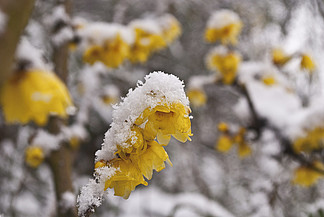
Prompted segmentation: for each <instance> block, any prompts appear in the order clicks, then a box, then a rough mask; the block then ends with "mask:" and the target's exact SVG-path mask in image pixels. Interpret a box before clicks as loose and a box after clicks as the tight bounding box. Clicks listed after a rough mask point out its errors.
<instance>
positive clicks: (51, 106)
mask: <svg viewBox="0 0 324 217" xmlns="http://www.w3.org/2000/svg"><path fill="white" fill-rule="evenodd" d="M0 104H1V105H2V109H3V112H4V116H5V119H6V121H7V122H8V123H13V122H20V123H23V124H24V123H27V122H29V121H34V122H36V124H38V125H45V124H46V123H47V120H48V116H49V115H57V116H60V117H63V118H65V117H67V112H66V109H67V107H69V106H71V105H72V102H71V99H70V96H69V93H68V90H67V88H66V87H65V85H64V83H62V82H61V80H60V79H59V78H58V77H57V76H56V75H55V74H54V73H51V72H45V71H40V70H32V71H25V72H16V73H13V74H12V75H11V77H10V78H9V79H8V80H7V81H6V82H5V83H4V85H3V88H2V90H1V94H0Z"/></svg>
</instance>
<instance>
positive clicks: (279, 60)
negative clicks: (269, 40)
mask: <svg viewBox="0 0 324 217" xmlns="http://www.w3.org/2000/svg"><path fill="white" fill-rule="evenodd" d="M290 59H291V56H289V55H287V54H286V53H284V51H283V50H282V49H281V48H275V49H273V50H272V62H273V63H274V64H275V65H277V66H283V65H285V64H286V63H287V62H288V61H289V60H290Z"/></svg>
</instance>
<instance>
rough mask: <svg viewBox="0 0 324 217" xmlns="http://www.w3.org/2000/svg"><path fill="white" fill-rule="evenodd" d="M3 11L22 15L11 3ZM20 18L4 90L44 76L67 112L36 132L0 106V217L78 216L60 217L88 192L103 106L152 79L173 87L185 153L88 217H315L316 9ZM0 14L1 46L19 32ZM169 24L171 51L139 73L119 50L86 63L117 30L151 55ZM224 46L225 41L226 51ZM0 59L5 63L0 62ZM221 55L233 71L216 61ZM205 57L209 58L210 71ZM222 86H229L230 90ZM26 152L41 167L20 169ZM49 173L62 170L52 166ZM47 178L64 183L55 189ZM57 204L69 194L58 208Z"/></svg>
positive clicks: (211, 8) (321, 138) (263, 4)
mask: <svg viewBox="0 0 324 217" xmlns="http://www.w3.org/2000/svg"><path fill="white" fill-rule="evenodd" d="M14 2H16V3H14ZM17 2H18V3H17ZM12 3H13V4H18V5H20V6H21V7H19V6H18V7H17V8H19V9H17V11H18V14H19V13H21V14H23V11H24V10H25V9H24V8H23V4H24V3H22V2H21V1H20V2H19V1H12ZM30 4H31V5H32V7H31V8H33V9H32V12H30V16H26V17H25V18H24V19H25V20H26V21H28V22H26V27H25V28H23V26H22V27H21V29H22V31H21V34H20V35H18V36H17V38H18V39H19V40H17V42H16V44H17V49H13V50H14V52H12V53H13V54H12V55H13V58H12V61H9V60H8V61H9V65H11V67H9V69H10V70H9V71H10V72H8V73H7V74H8V75H7V78H8V77H10V74H14V73H17V71H32V70H35V69H39V70H43V71H53V72H55V73H56V74H57V75H58V77H60V79H61V80H62V81H63V83H64V84H65V85H66V87H67V89H68V92H69V94H70V96H71V99H72V101H73V104H74V107H73V108H72V109H71V110H72V111H70V112H67V114H68V117H65V119H64V120H63V121H62V123H64V124H63V125H64V127H62V125H59V126H60V127H59V129H58V130H56V131H55V130H54V131H53V123H52V122H53V121H52V117H49V118H48V122H47V124H43V125H40V126H39V124H37V123H35V120H31V121H28V122H27V123H19V122H20V121H16V122H15V123H13V124H12V123H7V117H6V114H5V104H6V100H5V97H2V100H1V105H2V114H1V118H0V149H1V151H0V162H1V163H0V168H1V169H0V174H1V175H0V183H1V184H0V195H1V196H0V216H16V217H18V216H24V217H27V216H44V217H45V216H77V215H76V214H75V210H74V209H75V208H73V207H75V203H76V198H77V195H78V194H79V191H80V188H81V186H83V185H85V184H86V183H87V182H88V180H89V178H92V174H93V171H94V161H95V152H96V151H97V150H99V149H100V148H101V144H102V143H103V139H104V135H105V132H106V131H107V130H108V129H109V128H110V124H111V123H112V121H113V120H112V112H113V106H112V105H113V104H116V103H118V102H120V100H121V98H122V97H125V96H126V94H127V93H128V91H129V89H130V88H135V87H136V84H137V81H138V80H141V81H143V80H144V76H145V75H147V74H149V73H150V72H153V71H164V72H166V73H170V74H174V75H176V76H177V77H179V78H180V80H183V81H184V84H185V90H186V92H187V94H188V97H189V100H190V107H191V110H192V113H191V115H192V116H193V119H192V120H191V126H192V133H193V136H192V141H187V142H186V143H181V142H179V141H177V140H175V139H173V138H172V139H171V141H170V143H169V145H168V146H167V147H166V148H165V149H166V151H167V152H168V154H169V157H170V160H171V161H172V163H173V167H170V166H169V165H167V166H166V168H165V169H164V170H162V171H161V172H159V173H157V172H154V174H153V178H152V179H151V180H149V181H148V183H149V185H148V186H142V185H140V186H137V187H136V190H135V191H134V192H132V193H131V195H130V197H129V199H127V200H125V199H123V198H120V197H117V196H114V195H113V190H111V189H108V194H107V195H105V196H104V201H103V203H102V205H101V206H100V207H98V208H96V211H95V213H93V214H92V215H91V216H98V217H99V216H151V217H159V216H161V217H162V216H165V217H166V216H168V217H169V216H170V217H171V216H177V217H179V216H186V217H188V216H205V217H207V216H214V217H233V216H236V217H296V216H302V217H310V216H312V217H323V216H324V200H323V196H324V190H323V189H324V183H323V181H322V180H321V178H322V177H323V175H324V166H323V164H322V163H323V162H324V151H323V148H324V130H323V129H324V109H323V108H324V107H323V99H324V97H323V96H324V95H323V93H324V89H323V84H324V77H323V69H324V68H323V61H322V58H323V51H324V44H323V38H324V34H323V33H324V31H323V30H324V23H323V21H324V19H323V18H324V17H323V16H324V2H323V1H322V0H310V1H302V0H245V1H235V0H219V1H213V0H203V1H202V0H173V1H171V0H160V1H153V0H91V1H89V0H75V1H73V0H66V1H63V0H57V1H54V0H50V1H45V0H36V1H35V2H34V1H31V3H30ZM0 6H1V7H0V8H1V11H2V12H1V13H0V35H1V34H2V35H5V34H6V31H9V30H8V29H9V28H11V27H10V25H13V26H15V27H17V28H18V27H19V25H18V24H12V22H7V21H8V20H11V18H12V17H13V18H12V19H17V20H18V18H17V17H16V16H17V13H16V15H12V17H10V16H11V15H10V13H9V12H8V11H6V3H3V4H2V3H0ZM224 9H226V10H225V11H226V13H228V14H225V15H224V17H223V18H222V19H220V20H217V15H215V14H217V12H218V11H222V10H223V11H224ZM229 11H230V12H231V13H229ZM232 13H234V15H233V14H232ZM13 14H14V13H13ZM166 15H167V16H166ZM213 15H215V16H214V19H212V17H213ZM236 16H237V17H236ZM163 17H164V18H165V17H169V18H165V19H163ZM170 17H171V18H170ZM219 17H221V15H219ZM233 17H234V18H233ZM147 20H149V21H147ZM163 20H164V21H163ZM173 21H174V23H175V25H176V30H175V33H174V36H173V37H172V40H171V39H170V41H167V40H166V41H167V42H163V43H162V44H163V45H161V46H160V47H159V48H156V49H153V48H147V49H148V50H149V51H147V53H145V55H146V56H145V55H144V54H143V55H144V56H145V57H143V59H141V58H139V59H137V60H136V59H135V60H132V59H131V57H128V58H129V59H127V58H125V59H123V57H122V55H123V53H122V51H121V50H122V48H120V47H118V48H116V50H115V51H114V52H115V53H116V56H117V53H118V55H120V58H121V59H122V60H121V61H119V62H118V60H116V61H117V62H118V63H117V64H114V63H111V62H109V60H102V59H100V58H99V57H98V56H96V55H98V52H101V50H100V49H101V48H100V46H104V45H102V42H103V41H105V40H108V38H110V37H111V35H113V34H115V33H114V31H116V30H115V29H113V28H111V27H110V26H109V25H112V23H113V24H114V25H116V24H119V25H116V26H118V28H120V29H122V28H129V29H133V30H134V29H141V28H142V31H143V32H144V33H143V35H145V34H146V36H145V37H147V39H146V40H148V41H149V42H147V43H148V44H150V43H152V44H153V42H152V41H153V40H155V39H154V37H156V38H158V36H159V34H160V33H161V32H163V28H164V27H165V26H167V24H168V23H172V22H173ZM6 22H7V25H6V24H3V23H6ZM136 22H137V23H136ZM228 24H229V25H233V26H234V27H233V26H232V27H230V28H229V30H224V29H221V30H219V31H220V33H219V34H220V35H221V36H219V38H218V39H216V40H213V41H212V40H208V37H206V34H207V33H206V32H207V30H208V28H210V29H213V28H214V29H217V28H225V27H226V25H228ZM236 24H237V26H238V27H235V25H236ZM170 25H171V24H170ZM116 28H117V27H116ZM167 28H168V27H166V29H167ZM231 28H234V29H235V28H237V29H236V30H233V29H231ZM129 29H127V30H125V33H122V34H120V35H121V38H122V40H124V41H125V43H126V47H127V46H133V47H132V48H131V49H135V48H134V46H135V44H136V43H139V42H138V41H137V40H138V38H136V37H139V36H138V35H139V34H140V33H138V32H137V33H136V31H135V35H134V32H131V33H128V32H127V31H128V30H129ZM161 29H162V30H161ZM118 31H124V30H119V29H118ZM221 31H229V32H227V33H226V32H225V33H222V32H221ZM235 31H237V33H236V34H235ZM127 34H129V35H127ZM136 34H137V35H136ZM154 34H155V35H158V36H152V35H154ZM215 34H216V33H215ZM222 34H224V35H222ZM231 34H233V35H231ZM151 36H152V38H151ZM114 37H117V36H116V35H115V36H114ZM143 37H144V36H143ZM163 37H166V36H165V35H164V36H162V38H163ZM227 37H234V38H235V40H234V41H233V42H228V41H226V40H227ZM14 38H15V37H14V36H12V37H7V38H6V40H7V41H6V42H5V40H4V39H3V38H1V37H0V41H1V40H2V42H3V43H1V42H0V46H4V45H3V44H5V45H6V44H8V41H13V40H14ZM127 38H129V41H127ZM163 39H165V38H163ZM223 39H224V40H223ZM150 40H152V41H150ZM158 40H159V39H157V42H154V43H157V44H158V42H159V41H158ZM96 43H97V44H96ZM98 43H99V44H98ZM100 43H101V44H100ZM116 43H117V42H116ZM144 44H145V43H144ZM8 46H9V45H8ZM96 46H97V47H96ZM107 46H108V45H107ZM112 46H113V45H112ZM120 46H122V45H120ZM138 46H139V45H138ZM143 46H144V45H143ZM152 46H153V45H152ZM156 46H157V45H156ZM13 47H15V46H13ZM213 49H214V50H213ZM107 52H109V51H107ZM8 53H10V50H8V49H6V52H2V53H0V58H1V57H3V56H6V55H7V54H8ZM229 54H231V55H234V56H235V55H236V56H235V58H236V57H237V59H235V58H234V59H235V61H234V60H228V59H226V57H227V56H226V55H229ZM113 55H114V53H113ZM127 55H134V56H135V54H132V53H131V54H127ZM213 55H214V56H217V55H220V56H222V57H221V58H220V63H218V62H217V60H216V59H217V58H216V59H215V60H214V59H213V58H214V56H213ZM305 56H307V57H305ZM222 58H223V59H222ZM307 58H308V59H307ZM1 59H3V58H1ZM305 59H307V60H305ZM3 61H6V60H5V59H3ZM105 61H106V62H105ZM213 61H214V62H213ZM307 61H308V62H307ZM1 62H2V61H1ZM26 62H27V64H26ZM225 62H226V63H225ZM305 62H307V63H305ZM3 63H4V62H3ZM213 66H214V67H213ZM13 69H14V70H13ZM7 71H8V70H7ZM226 73H227V74H228V73H232V74H233V79H232V80H231V81H230V82H226ZM2 79H3V80H2V81H1V82H2V86H3V87H4V86H5V85H4V84H3V83H4V82H5V81H6V79H5V78H2ZM0 80H1V79H0ZM33 85H34V86H37V84H36V83H34V84H33ZM33 85H31V86H33ZM44 85H45V86H46V83H44ZM0 87H1V86H0ZM13 90H14V89H13ZM25 90H26V91H27V88H26V89H25ZM194 91H196V92H194ZM13 100H14V99H13ZM17 105H19V103H17ZM17 122H18V123H17ZM54 125H55V124H54ZM55 126H56V125H55ZM54 128H55V127H54ZM30 146H33V147H39V148H40V149H41V153H42V156H43V157H39V156H38V158H37V156H36V157H35V156H34V155H33V156H32V157H34V158H33V160H31V162H35V161H36V163H35V164H32V165H31V163H30V161H29V162H28V160H27V158H26V156H27V153H28V152H27V151H26V150H27V149H28V147H30ZM61 147H65V149H66V150H65V149H64V150H61V149H62V148H61ZM34 154H35V153H34ZM35 159H36V160H35ZM37 159H38V160H37ZM61 159H65V160H62V162H63V161H64V163H62V162H61ZM61 163H62V164H63V165H65V166H63V167H64V168H63V169H62V168H60V167H57V166H56V165H61ZM66 165H67V166H66ZM60 171H65V172H63V173H62V174H63V175H62V174H61V175H58V174H60V173H61V172H60ZM67 183H68V184H67ZM58 189H60V190H58ZM64 192H70V194H65V196H62V195H63V193H64ZM71 207H72V208H71ZM69 209H71V210H74V211H72V214H71V213H69V212H67V211H66V210H69Z"/></svg>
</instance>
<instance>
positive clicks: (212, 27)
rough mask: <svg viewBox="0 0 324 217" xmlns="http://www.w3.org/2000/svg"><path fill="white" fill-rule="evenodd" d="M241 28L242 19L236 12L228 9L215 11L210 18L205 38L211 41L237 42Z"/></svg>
mask: <svg viewBox="0 0 324 217" xmlns="http://www.w3.org/2000/svg"><path fill="white" fill-rule="evenodd" d="M241 29H242V22H241V19H240V17H239V16H238V15H237V14H236V13H235V12H233V11H230V10H226V9H223V10H219V11H215V12H214V13H213V14H212V16H211V17H210V18H209V20H208V23H207V27H206V31H205V39H206V40H207V41H208V42H211V43H213V42H216V41H221V42H222V44H236V43H237V37H238V35H239V34H240V32H241Z"/></svg>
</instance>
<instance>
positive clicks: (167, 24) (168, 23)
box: [161, 14, 181, 44]
mask: <svg viewBox="0 0 324 217" xmlns="http://www.w3.org/2000/svg"><path fill="white" fill-rule="evenodd" d="M161 19H162V29H163V30H162V36H163V38H164V40H165V42H166V43H167V44H170V43H172V42H173V41H174V40H175V39H176V38H178V37H179V36H180V34H181V25H180V23H179V21H178V20H177V19H176V18H175V17H174V16H172V15H170V14H168V15H166V16H163V17H162V18H161Z"/></svg>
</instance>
